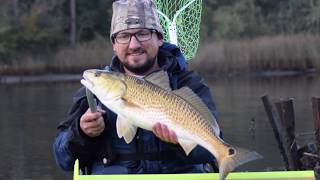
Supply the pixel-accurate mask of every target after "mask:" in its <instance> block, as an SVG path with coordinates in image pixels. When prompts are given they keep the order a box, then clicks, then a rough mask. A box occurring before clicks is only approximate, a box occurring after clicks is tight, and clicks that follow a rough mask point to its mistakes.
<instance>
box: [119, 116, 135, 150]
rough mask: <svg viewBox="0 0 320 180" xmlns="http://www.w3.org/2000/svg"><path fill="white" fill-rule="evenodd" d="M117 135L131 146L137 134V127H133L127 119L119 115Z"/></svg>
mask: <svg viewBox="0 0 320 180" xmlns="http://www.w3.org/2000/svg"><path fill="white" fill-rule="evenodd" d="M116 126H117V133H118V137H119V138H122V137H123V138H124V140H125V141H126V143H127V144H129V143H130V142H131V141H132V139H133V138H134V136H135V135H136V132H137V126H135V125H133V124H132V123H131V121H130V120H128V119H127V118H126V117H123V116H120V115H118V118H117V123H116Z"/></svg>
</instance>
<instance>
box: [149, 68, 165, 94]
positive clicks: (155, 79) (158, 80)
mask: <svg viewBox="0 0 320 180" xmlns="http://www.w3.org/2000/svg"><path fill="white" fill-rule="evenodd" d="M144 79H145V80H146V81H148V82H151V83H153V84H155V85H158V86H160V87H161V88H163V89H165V90H168V91H171V87H170V80H169V76H168V73H167V72H166V71H157V72H154V73H152V74H150V75H148V76H146V77H145V78H144Z"/></svg>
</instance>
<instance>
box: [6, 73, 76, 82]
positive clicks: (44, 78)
mask: <svg viewBox="0 0 320 180" xmlns="http://www.w3.org/2000/svg"><path fill="white" fill-rule="evenodd" d="M81 77H82V76H81V74H43V75H2V76H0V84H18V83H40V82H67V81H77V80H80V79H81Z"/></svg>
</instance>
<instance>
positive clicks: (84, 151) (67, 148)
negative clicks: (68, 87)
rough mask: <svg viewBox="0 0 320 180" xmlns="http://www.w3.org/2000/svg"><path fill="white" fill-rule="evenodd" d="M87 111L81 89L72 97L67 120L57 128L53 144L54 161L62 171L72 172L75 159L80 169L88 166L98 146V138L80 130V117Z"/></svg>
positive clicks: (83, 92) (82, 89) (86, 104)
mask: <svg viewBox="0 0 320 180" xmlns="http://www.w3.org/2000/svg"><path fill="white" fill-rule="evenodd" d="M87 109H88V103H87V101H86V98H85V90H84V88H81V89H80V90H79V91H78V92H77V94H76V95H75V97H74V101H73V105H72V107H71V109H70V111H69V113H68V117H67V120H66V121H64V122H62V123H61V124H60V125H59V126H58V134H57V136H56V138H55V139H54V143H53V152H54V156H55V160H56V162H57V164H58V165H59V166H60V167H61V168H62V169H63V170H73V166H74V162H75V160H76V159H79V162H80V167H83V166H86V165H89V164H90V162H91V161H92V159H93V154H94V151H95V150H96V148H97V147H98V145H99V141H100V139H101V137H100V136H98V137H96V138H90V137H88V136H86V135H85V134H84V133H83V132H82V130H81V129H80V125H79V121H80V117H81V116H82V115H83V114H84V113H85V111H86V110H87Z"/></svg>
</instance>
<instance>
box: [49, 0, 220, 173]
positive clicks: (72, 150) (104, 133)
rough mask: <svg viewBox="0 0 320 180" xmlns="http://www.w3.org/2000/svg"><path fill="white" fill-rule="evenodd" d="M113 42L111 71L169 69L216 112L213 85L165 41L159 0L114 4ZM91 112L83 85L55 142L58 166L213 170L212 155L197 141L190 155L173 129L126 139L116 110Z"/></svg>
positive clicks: (174, 83) (177, 83) (176, 82)
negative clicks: (121, 135) (119, 133)
mask: <svg viewBox="0 0 320 180" xmlns="http://www.w3.org/2000/svg"><path fill="white" fill-rule="evenodd" d="M110 35H111V41H112V44H113V50H114V52H115V56H114V57H113V60H112V63H111V65H110V67H107V68H108V69H109V70H111V71H119V72H122V73H125V74H127V75H131V76H136V77H139V78H143V77H144V76H146V75H149V74H151V73H153V72H156V71H159V70H165V71H166V72H167V73H168V75H169V78H170V86H171V88H172V89H179V88H181V87H183V86H188V87H190V88H191V89H192V90H193V91H194V92H195V93H196V94H197V95H199V97H200V98H201V99H202V100H203V101H204V102H205V104H206V105H207V106H208V108H209V109H210V111H211V112H212V113H213V114H214V115H216V112H215V111H216V109H215V105H214V103H213V101H212V97H211V94H210V90H209V88H208V87H207V86H206V85H205V84H204V83H203V80H202V79H201V78H200V77H199V76H198V75H196V74H195V73H193V72H191V71H188V70H187V67H186V62H185V59H184V57H183V56H182V54H181V52H180V50H179V49H178V48H177V47H176V46H174V45H172V44H169V43H165V42H164V41H163V30H162V28H161V25H160V23H159V18H158V15H157V12H156V8H155V5H154V3H153V2H152V1H151V0H120V1H116V2H114V3H113V17H112V22H111V33H110ZM98 107H99V108H100V110H99V111H98V112H94V113H93V112H91V111H90V109H89V108H88V103H87V100H86V96H85V90H84V88H81V89H80V90H79V91H78V92H77V94H76V95H75V96H74V102H73V105H72V108H71V110H70V112H69V115H68V118H67V120H66V121H64V122H62V123H61V124H60V125H59V127H58V129H59V133H58V135H57V137H56V139H55V141H54V154H55V158H56V161H57V163H58V165H59V166H60V167H61V168H62V169H64V170H73V165H74V162H75V159H79V162H80V167H81V168H82V169H85V170H86V171H87V172H86V173H89V174H127V173H188V172H190V173H201V172H208V171H212V168H211V169H210V168H209V167H210V166H208V165H207V164H208V163H211V164H213V163H214V158H213V157H212V155H211V154H210V153H209V152H208V151H207V150H205V149H204V148H202V147H200V146H197V147H196V148H195V149H194V150H193V151H192V152H191V154H189V156H186V155H185V153H184V151H183V150H182V148H181V147H180V146H179V144H178V142H177V137H176V134H175V132H174V130H172V129H169V128H168V127H166V126H165V125H163V124H160V123H158V124H156V125H155V126H154V127H153V131H152V132H150V131H146V130H143V129H139V130H138V132H137V135H136V137H135V138H134V140H133V141H132V142H131V143H129V144H127V143H125V141H124V140H123V139H119V138H118V137H117V133H116V114H114V113H113V112H111V111H110V110H108V108H106V107H104V106H103V105H102V104H101V103H98Z"/></svg>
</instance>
